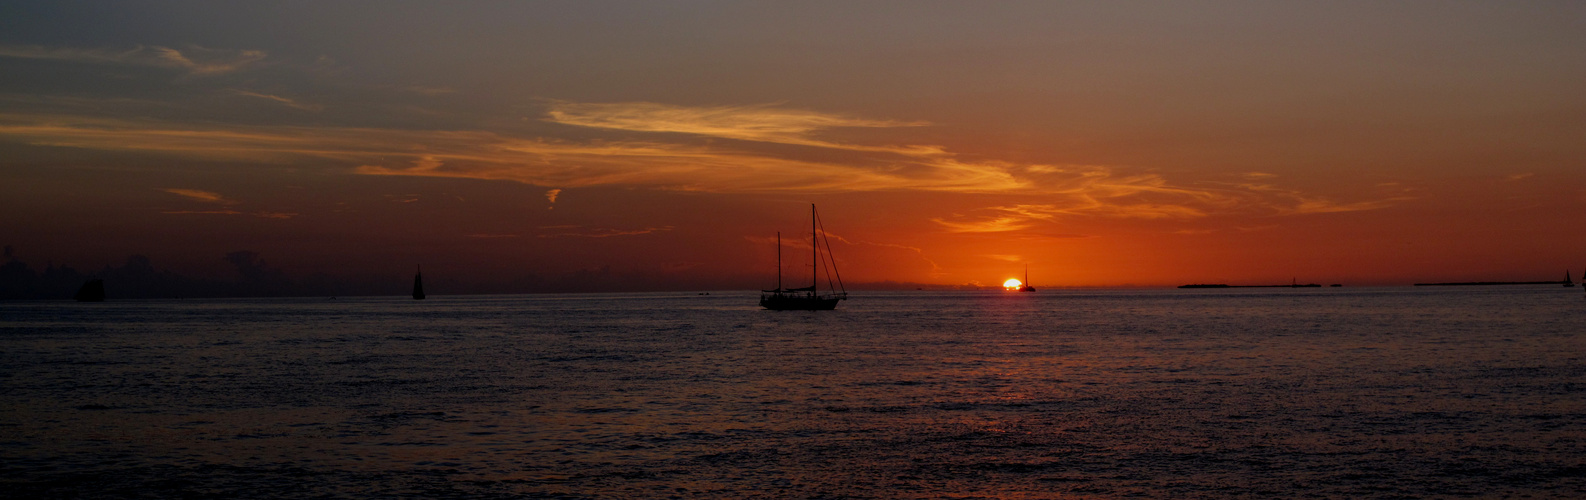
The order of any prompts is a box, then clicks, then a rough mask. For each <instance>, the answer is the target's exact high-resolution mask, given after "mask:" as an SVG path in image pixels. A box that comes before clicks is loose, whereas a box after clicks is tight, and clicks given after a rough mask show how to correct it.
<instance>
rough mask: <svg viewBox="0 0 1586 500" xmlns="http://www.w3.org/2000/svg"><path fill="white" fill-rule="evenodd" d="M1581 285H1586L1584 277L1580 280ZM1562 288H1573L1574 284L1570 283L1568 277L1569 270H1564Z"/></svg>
mask: <svg viewBox="0 0 1586 500" xmlns="http://www.w3.org/2000/svg"><path fill="white" fill-rule="evenodd" d="M1582 276H1586V275H1582ZM1581 283H1586V277H1582V278H1581ZM1564 286H1565V287H1566V288H1567V287H1572V286H1575V282H1574V281H1570V276H1569V270H1568V269H1565V270H1564Z"/></svg>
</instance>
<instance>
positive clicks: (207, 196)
mask: <svg viewBox="0 0 1586 500" xmlns="http://www.w3.org/2000/svg"><path fill="white" fill-rule="evenodd" d="M161 191H165V192H167V193H171V194H174V195H177V196H181V197H183V198H187V199H189V200H196V201H202V202H208V203H226V204H231V203H235V202H234V201H231V200H228V199H226V197H224V196H221V195H220V193H216V192H213V191H202V190H198V189H183V188H165V189H162V190H161Z"/></svg>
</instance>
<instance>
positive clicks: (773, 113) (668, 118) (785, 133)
mask: <svg viewBox="0 0 1586 500" xmlns="http://www.w3.org/2000/svg"><path fill="white" fill-rule="evenodd" d="M546 116H547V118H546V121H549V122H552V123H560V124H563V125H576V126H580V127H590V128H600V129H608V130H626V131H632V132H668V133H679V134H691V135H700V136H708V137H719V138H723V139H737V140H742V141H753V142H767V143H775V144H790V145H798V146H813V147H818V148H828V149H842V150H849V151H872V152H882V153H894V154H901V155H918V156H937V155H945V154H946V152H945V151H944V150H943V149H942V148H941V147H940V146H922V145H908V146H862V145H856V144H845V143H840V142H835V141H828V140H820V139H818V138H816V134H818V133H819V132H822V131H826V130H831V129H841V128H860V127H862V128H897V127H920V126H925V125H930V124H929V123H927V122H918V121H917V122H904V121H895V120H867V119H862V118H853V117H846V116H841V115H836V114H831V113H819V112H815V111H806V110H797V109H782V108H775V107H771V106H769V105H759V106H716V107H687V106H672V105H667V104H658V103H653V102H619V103H577V102H566V101H555V102H552V103H551V106H550V110H549V111H547V112H546Z"/></svg>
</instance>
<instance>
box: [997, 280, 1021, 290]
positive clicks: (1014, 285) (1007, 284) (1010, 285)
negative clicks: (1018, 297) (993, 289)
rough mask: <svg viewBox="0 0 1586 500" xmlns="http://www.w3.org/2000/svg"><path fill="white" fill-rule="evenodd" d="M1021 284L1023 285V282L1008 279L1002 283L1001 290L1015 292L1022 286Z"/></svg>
mask: <svg viewBox="0 0 1586 500" xmlns="http://www.w3.org/2000/svg"><path fill="white" fill-rule="evenodd" d="M1023 284H1024V282H1022V281H1019V280H1018V279H1015V278H1008V281H1004V282H1002V287H1003V288H1007V289H1009V290H1017V289H1019V285H1023Z"/></svg>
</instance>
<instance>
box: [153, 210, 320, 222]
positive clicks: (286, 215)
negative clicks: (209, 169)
mask: <svg viewBox="0 0 1586 500" xmlns="http://www.w3.org/2000/svg"><path fill="white" fill-rule="evenodd" d="M160 213H162V214H173V215H251V216H254V217H259V218H263V219H283V220H284V219H290V218H293V217H297V216H298V215H299V214H296V213H292V212H268V211H260V212H238V211H236V210H167V211H164V212H160Z"/></svg>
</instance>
